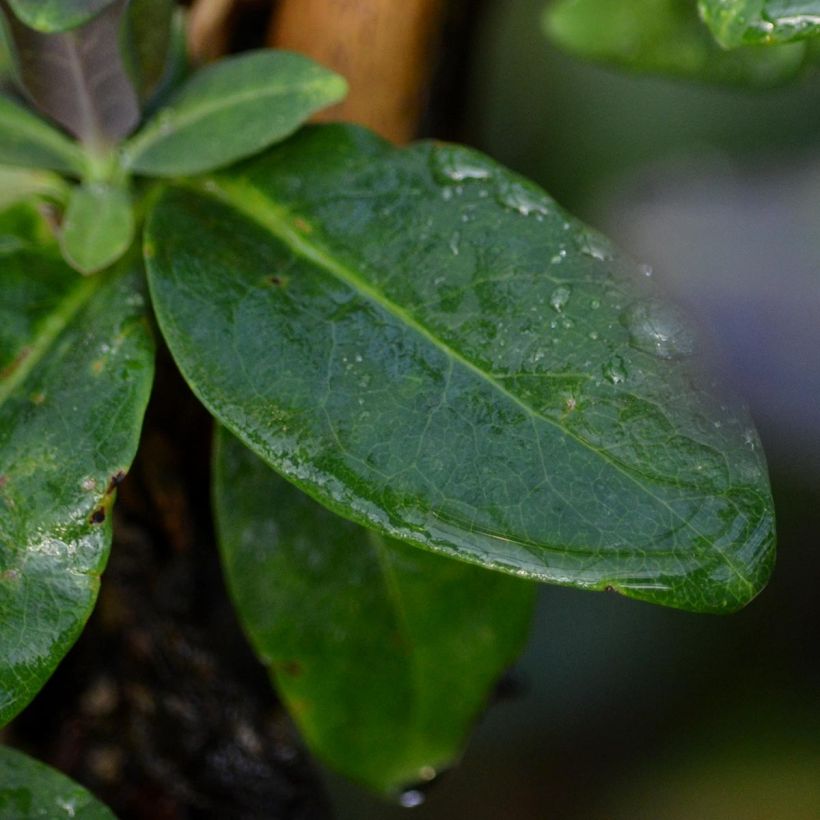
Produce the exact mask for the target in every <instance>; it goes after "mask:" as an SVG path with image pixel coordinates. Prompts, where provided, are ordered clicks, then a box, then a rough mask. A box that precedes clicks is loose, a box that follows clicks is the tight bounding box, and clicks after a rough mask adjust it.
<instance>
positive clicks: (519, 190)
mask: <svg viewBox="0 0 820 820" xmlns="http://www.w3.org/2000/svg"><path fill="white" fill-rule="evenodd" d="M496 199H497V201H498V203H499V204H500V205H503V206H504V207H505V208H511V209H512V210H514V211H518V213H520V214H521V215H522V216H529V215H530V214H543V215H546V214H548V213H549V210H550V205H551V202H550V200H549V198H548V197H547V195H546V194H543V193H541V191H539V190H538V189H537V188H536V187H535V186H532V187H527V186H525V185H523V184H522V183H520V182H504V183H503V184H501V185H500V186H499V188H498V191H497V192H496Z"/></svg>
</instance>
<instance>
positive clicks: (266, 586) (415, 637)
mask: <svg viewBox="0 0 820 820" xmlns="http://www.w3.org/2000/svg"><path fill="white" fill-rule="evenodd" d="M214 481H215V485H214V489H215V494H214V498H215V503H216V513H217V525H218V533H219V541H220V547H221V550H222V559H223V565H224V568H225V573H226V576H227V580H228V586H229V589H230V592H231V596H232V598H233V600H234V602H235V604H236V607H237V611H238V613H239V616H240V618H241V620H242V622H243V624H244V626H245V629H246V630H247V632H248V635H249V636H250V639H251V643H252V644H253V647H254V649H255V650H256V653H257V654H258V655H259V657H260V658H261V659H262V660H263V662H264V663H265V664H266V665H267V666H268V668H269V670H270V672H271V675H272V676H273V678H274V680H275V682H276V686H277V688H278V689H279V691H280V693H281V694H282V696H283V697H284V699H285V703H286V704H287V706H288V708H289V709H290V711H291V714H292V715H293V717H294V719H295V720H296V722H297V724H298V725H299V727H300V729H301V730H302V732H303V734H304V736H305V739H306V740H307V742H308V744H309V745H310V747H311V749H312V750H313V752H314V753H315V754H316V755H318V756H319V757H320V758H322V759H323V760H325V761H326V762H327V763H328V764H330V765H331V766H333V767H334V768H335V769H337V770H338V771H340V772H341V773H342V774H345V775H347V776H348V777H350V778H352V779H354V780H358V781H360V782H362V783H364V784H365V785H367V786H370V787H371V788H375V789H377V790H379V791H382V792H385V793H390V794H392V793H396V792H399V791H401V790H402V789H404V788H407V787H408V786H411V785H412V784H415V783H419V782H424V781H425V780H429V779H431V778H432V777H433V776H434V775H435V773H436V771H439V770H441V769H443V768H449V767H450V766H451V765H452V764H453V762H454V760H455V759H456V758H457V757H458V756H459V754H460V751H461V747H462V745H463V744H464V742H465V738H466V736H467V733H468V731H469V728H470V725H471V724H472V722H473V721H474V720H475V718H476V716H477V715H478V714H479V713H480V712H481V710H482V708H483V707H484V706H485V704H486V702H487V698H488V695H489V694H490V692H491V691H492V688H493V686H494V684H495V683H496V681H497V679H498V677H499V676H500V675H501V673H502V672H503V671H504V670H505V669H506V667H507V666H509V665H510V664H511V663H512V662H513V660H514V659H515V657H516V656H517V655H518V653H519V652H520V651H521V649H522V646H523V643H524V641H525V639H526V635H527V631H528V627H529V622H530V617H531V614H532V608H533V598H534V596H533V593H534V591H535V587H534V585H532V584H529V583H527V582H525V581H521V580H519V579H517V578H510V577H508V576H505V575H501V574H499V573H494V572H487V571H486V570H483V569H480V568H478V567H472V566H469V565H468V564H464V563H461V562H460V561H451V560H449V559H447V558H441V557H439V556H437V555H433V554H432V553H429V552H426V551H425V550H419V549H414V548H413V547H410V546H407V545H405V544H402V543H401V542H400V541H395V540H393V539H390V538H385V537H384V536H382V535H379V534H378V533H375V532H373V531H372V530H366V529H364V528H363V527H360V526H358V525H357V524H352V523H350V522H348V521H343V520H341V519H339V518H338V517H337V516H335V515H334V514H333V513H331V512H329V511H328V510H326V509H324V508H323V507H321V506H319V505H318V504H317V503H316V502H315V501H313V500H311V499H310V498H308V496H306V495H305V494H304V493H301V492H299V490H297V489H296V488H295V487H293V485H291V484H289V483H288V482H286V481H284V480H283V479H281V478H280V477H279V476H277V475H276V473H274V472H273V470H271V469H270V467H268V466H267V465H266V464H265V463H264V462H263V461H261V460H260V459H259V458H258V457H257V456H255V455H254V454H253V453H251V452H250V451H249V450H248V449H247V448H246V447H245V446H244V445H242V444H241V443H240V442H238V441H237V440H236V439H235V438H234V437H233V436H231V435H230V434H229V433H227V432H225V431H222V432H221V433H220V435H219V436H218V437H217V449H216V456H215V477H214Z"/></svg>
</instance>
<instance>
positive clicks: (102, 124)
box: [8, 0, 139, 148]
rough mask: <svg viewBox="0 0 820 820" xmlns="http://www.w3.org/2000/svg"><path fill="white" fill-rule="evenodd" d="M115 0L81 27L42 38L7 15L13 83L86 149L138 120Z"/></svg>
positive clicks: (128, 129)
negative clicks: (121, 49) (16, 81)
mask: <svg viewBox="0 0 820 820" xmlns="http://www.w3.org/2000/svg"><path fill="white" fill-rule="evenodd" d="M124 5H125V4H124V2H123V0H117V2H115V3H114V4H113V5H111V6H109V7H108V8H107V9H106V10H105V11H103V12H102V13H101V14H99V15H98V16H97V17H95V18H94V19H93V20H92V21H91V22H90V23H88V24H87V25H84V26H82V27H81V28H77V29H73V30H71V31H67V32H64V33H62V34H43V33H41V32H39V31H35V30H34V29H32V28H29V27H28V26H25V25H24V24H23V23H21V22H20V21H19V20H17V19H16V18H15V17H14V16H12V15H8V21H9V30H10V32H11V39H12V41H13V44H14V59H15V64H16V68H17V75H18V79H19V81H20V83H21V85H22V86H23V88H24V89H25V91H26V93H27V94H28V95H29V96H30V97H31V99H32V101H33V102H34V103H35V105H36V106H37V107H38V108H40V109H41V110H42V111H43V112H44V113H46V114H48V115H49V116H50V117H52V118H53V119H54V120H56V121H57V122H58V123H60V125H62V126H63V127H65V128H66V129H67V130H68V131H70V132H71V133H72V134H74V136H76V137H77V138H78V139H80V140H82V141H83V142H85V143H87V144H88V145H89V146H91V147H92V148H98V147H104V146H106V145H109V144H112V143H115V142H116V141H117V140H119V139H121V138H122V137H124V136H126V135H127V134H129V133H130V132H131V130H132V129H133V128H134V126H135V125H136V124H137V122H138V121H139V105H138V103H137V95H136V92H135V91H134V87H133V85H132V84H131V81H130V79H129V77H128V74H127V73H126V71H125V67H124V65H123V62H122V58H121V56H120V52H119V46H118V41H119V31H120V25H121V21H122V16H123V9H124Z"/></svg>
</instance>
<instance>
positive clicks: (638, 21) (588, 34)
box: [544, 0, 806, 87]
mask: <svg viewBox="0 0 820 820" xmlns="http://www.w3.org/2000/svg"><path fill="white" fill-rule="evenodd" d="M544 24H545V28H546V30H547V32H548V34H550V36H551V37H552V38H553V39H554V41H555V42H556V43H557V44H558V45H559V46H561V47H562V48H564V49H566V50H567V51H569V52H572V53H574V54H577V55H578V56H580V57H583V58H586V59H590V60H598V61H602V62H610V63H615V64H617V65H621V66H624V67H625V68H629V69H632V70H634V71H648V72H657V73H664V74H672V75H680V76H684V77H696V78H698V79H702V80H707V81H710V82H720V83H729V84H737V85H749V86H759V87H766V86H772V85H776V84H778V83H782V82H784V81H786V80H789V79H791V78H792V77H794V76H795V75H796V74H797V73H798V71H799V70H800V69H801V68H802V67H803V65H804V62H805V56H806V47H805V44H803V43H793V44H791V45H783V46H777V47H775V48H764V47H761V46H748V47H745V48H740V49H736V50H733V51H725V50H724V49H722V48H721V47H720V46H719V45H718V43H716V42H715V39H714V37H713V36H712V34H711V32H710V31H709V29H708V28H707V27H706V26H705V25H704V23H703V21H702V20H701V19H700V17H699V16H698V12H697V7H696V3H695V0H558V2H556V3H554V4H552V5H550V6H549V7H548V8H547V11H546V13H545V15H544Z"/></svg>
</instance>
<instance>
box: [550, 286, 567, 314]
mask: <svg viewBox="0 0 820 820" xmlns="http://www.w3.org/2000/svg"><path fill="white" fill-rule="evenodd" d="M570 296H572V290H571V289H570V288H569V287H568V286H567V285H559V286H558V287H557V288H556V289H555V290H554V291H553V292H552V293H551V294H550V306H551V307H552V309H553V310H555V311H557V312H558V313H561V311H562V310H563V309H564V308H565V307H566V306H567V302H569V298H570Z"/></svg>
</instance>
